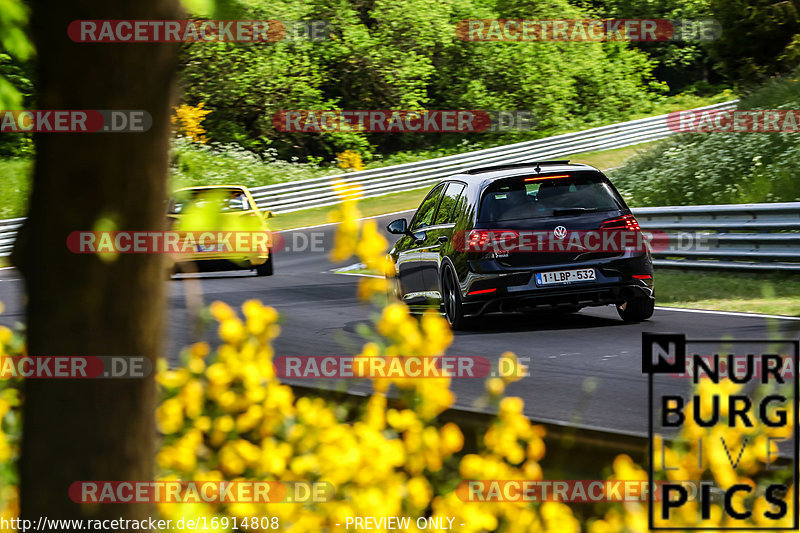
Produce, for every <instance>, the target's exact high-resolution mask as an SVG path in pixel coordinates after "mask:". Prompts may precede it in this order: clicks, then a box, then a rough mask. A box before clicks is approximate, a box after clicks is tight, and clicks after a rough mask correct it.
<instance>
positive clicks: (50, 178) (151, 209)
mask: <svg viewBox="0 0 800 533" xmlns="http://www.w3.org/2000/svg"><path fill="white" fill-rule="evenodd" d="M32 10H33V12H32V20H31V29H32V33H33V40H34V43H35V45H36V48H37V51H38V52H37V53H38V59H37V60H38V76H37V77H38V79H37V80H36V84H37V97H38V103H37V106H36V107H37V109H137V110H146V111H147V112H149V113H150V115H151V116H152V119H153V124H152V127H151V129H150V130H149V131H148V132H146V133H75V134H72V133H49V134H48V133H43V134H37V135H36V138H35V144H36V162H35V167H34V178H33V189H32V193H31V199H30V209H29V214H28V215H29V216H28V219H27V221H26V223H25V225H24V227H23V228H22V230H21V232H20V236H19V239H18V241H17V245H16V250H15V256H14V261H15V262H16V264H17V265H18V267H19V268H20V270H21V272H22V274H23V276H24V278H25V286H26V290H27V296H28V300H27V309H26V319H27V337H28V352H29V354H30V355H98V356H100V355H103V356H111V355H131V356H142V355H143V356H146V357H147V358H149V359H150V360H151V361H152V362H153V363H155V359H156V357H157V356H158V354H159V351H160V346H161V340H162V324H163V307H164V295H163V289H164V275H165V273H164V270H163V268H162V264H163V258H162V257H161V256H158V255H146V254H141V255H122V256H118V257H117V259H116V261H113V262H110V263H104V262H103V261H102V260H101V259H100V258H99V257H97V256H95V255H88V254H86V255H78V254H73V253H71V252H69V251H68V249H67V247H66V238H67V235H68V234H69V233H70V232H71V231H75V230H92V229H94V228H95V227H96V224H97V222H98V220H100V219H102V218H104V217H107V218H110V219H112V220H114V221H115V222H116V224H117V226H118V227H119V229H130V230H160V229H163V225H164V222H165V204H164V198H165V192H166V191H165V188H166V185H165V184H166V174H167V154H168V142H169V131H170V121H169V115H170V105H171V103H172V96H173V87H174V80H175V72H176V61H177V51H178V45H175V44H149V43H148V44H123V43H120V44H114V43H111V44H92V43H75V42H72V41H70V39H69V37H68V36H67V26H68V25H69V23H70V22H72V21H73V20H81V19H94V20H98V19H100V20H103V19H175V18H178V17H179V16H180V12H179V8H178V5H177V0H135V1H125V0H71V1H68V2H65V1H61V2H48V1H45V0H33V2H32ZM153 367H155V364H153ZM154 404H155V388H154V379H153V376H152V374H151V375H150V376H149V377H148V378H146V379H124V380H123V379H97V380H71V379H61V380H59V379H53V380H28V381H27V382H26V383H25V405H24V415H23V440H22V450H21V460H20V477H21V482H20V493H21V515H22V517H23V518H27V519H34V520H36V519H37V518H38V517H39V516H46V517H48V518H98V519H105V518H120V517H122V518H128V519H134V518H135V519H142V518H145V517H148V516H152V515H153V512H152V511H153V508H152V506H150V505H143V504H137V505H130V504H129V505H79V504H76V503H74V502H72V501H71V500H70V498H69V495H68V488H69V486H70V484H71V483H73V482H75V481H81V480H150V479H152V478H153V465H154V449H155V444H154V440H155V427H154ZM63 531H71V529H63Z"/></svg>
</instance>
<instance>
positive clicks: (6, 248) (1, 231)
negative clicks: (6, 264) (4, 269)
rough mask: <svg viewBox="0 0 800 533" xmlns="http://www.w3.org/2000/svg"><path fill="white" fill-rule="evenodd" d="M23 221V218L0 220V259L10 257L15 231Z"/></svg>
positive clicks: (15, 235)
mask: <svg viewBox="0 0 800 533" xmlns="http://www.w3.org/2000/svg"><path fill="white" fill-rule="evenodd" d="M24 220H25V219H24V218H9V219H6V220H0V257H8V256H9V255H11V249H12V248H13V247H14V239H16V238H17V230H18V229H19V227H20V226H21V225H22V222H23V221H24Z"/></svg>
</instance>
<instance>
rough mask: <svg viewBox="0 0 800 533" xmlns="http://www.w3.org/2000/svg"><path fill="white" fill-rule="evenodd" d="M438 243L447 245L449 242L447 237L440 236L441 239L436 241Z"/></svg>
mask: <svg viewBox="0 0 800 533" xmlns="http://www.w3.org/2000/svg"><path fill="white" fill-rule="evenodd" d="M436 242H438V243H439V244H443V243H446V242H447V236H446V235H440V236H439V238H438V239H436Z"/></svg>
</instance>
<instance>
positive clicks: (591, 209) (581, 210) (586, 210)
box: [553, 207, 600, 217]
mask: <svg viewBox="0 0 800 533" xmlns="http://www.w3.org/2000/svg"><path fill="white" fill-rule="evenodd" d="M599 210H600V209H599V208H597V207H568V208H566V209H553V216H554V217H557V216H560V215H571V214H573V213H593V212H594V211H599Z"/></svg>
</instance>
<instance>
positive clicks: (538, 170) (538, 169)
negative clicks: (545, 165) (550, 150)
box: [534, 161, 542, 174]
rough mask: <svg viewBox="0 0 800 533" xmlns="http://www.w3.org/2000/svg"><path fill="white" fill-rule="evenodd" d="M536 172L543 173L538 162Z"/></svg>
mask: <svg viewBox="0 0 800 533" xmlns="http://www.w3.org/2000/svg"><path fill="white" fill-rule="evenodd" d="M534 170H535V171H536V173H537V174H538V173H539V172H541V171H542V169H541V167H540V166H539V162H538V161H537V162H536V168H535V169H534Z"/></svg>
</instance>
